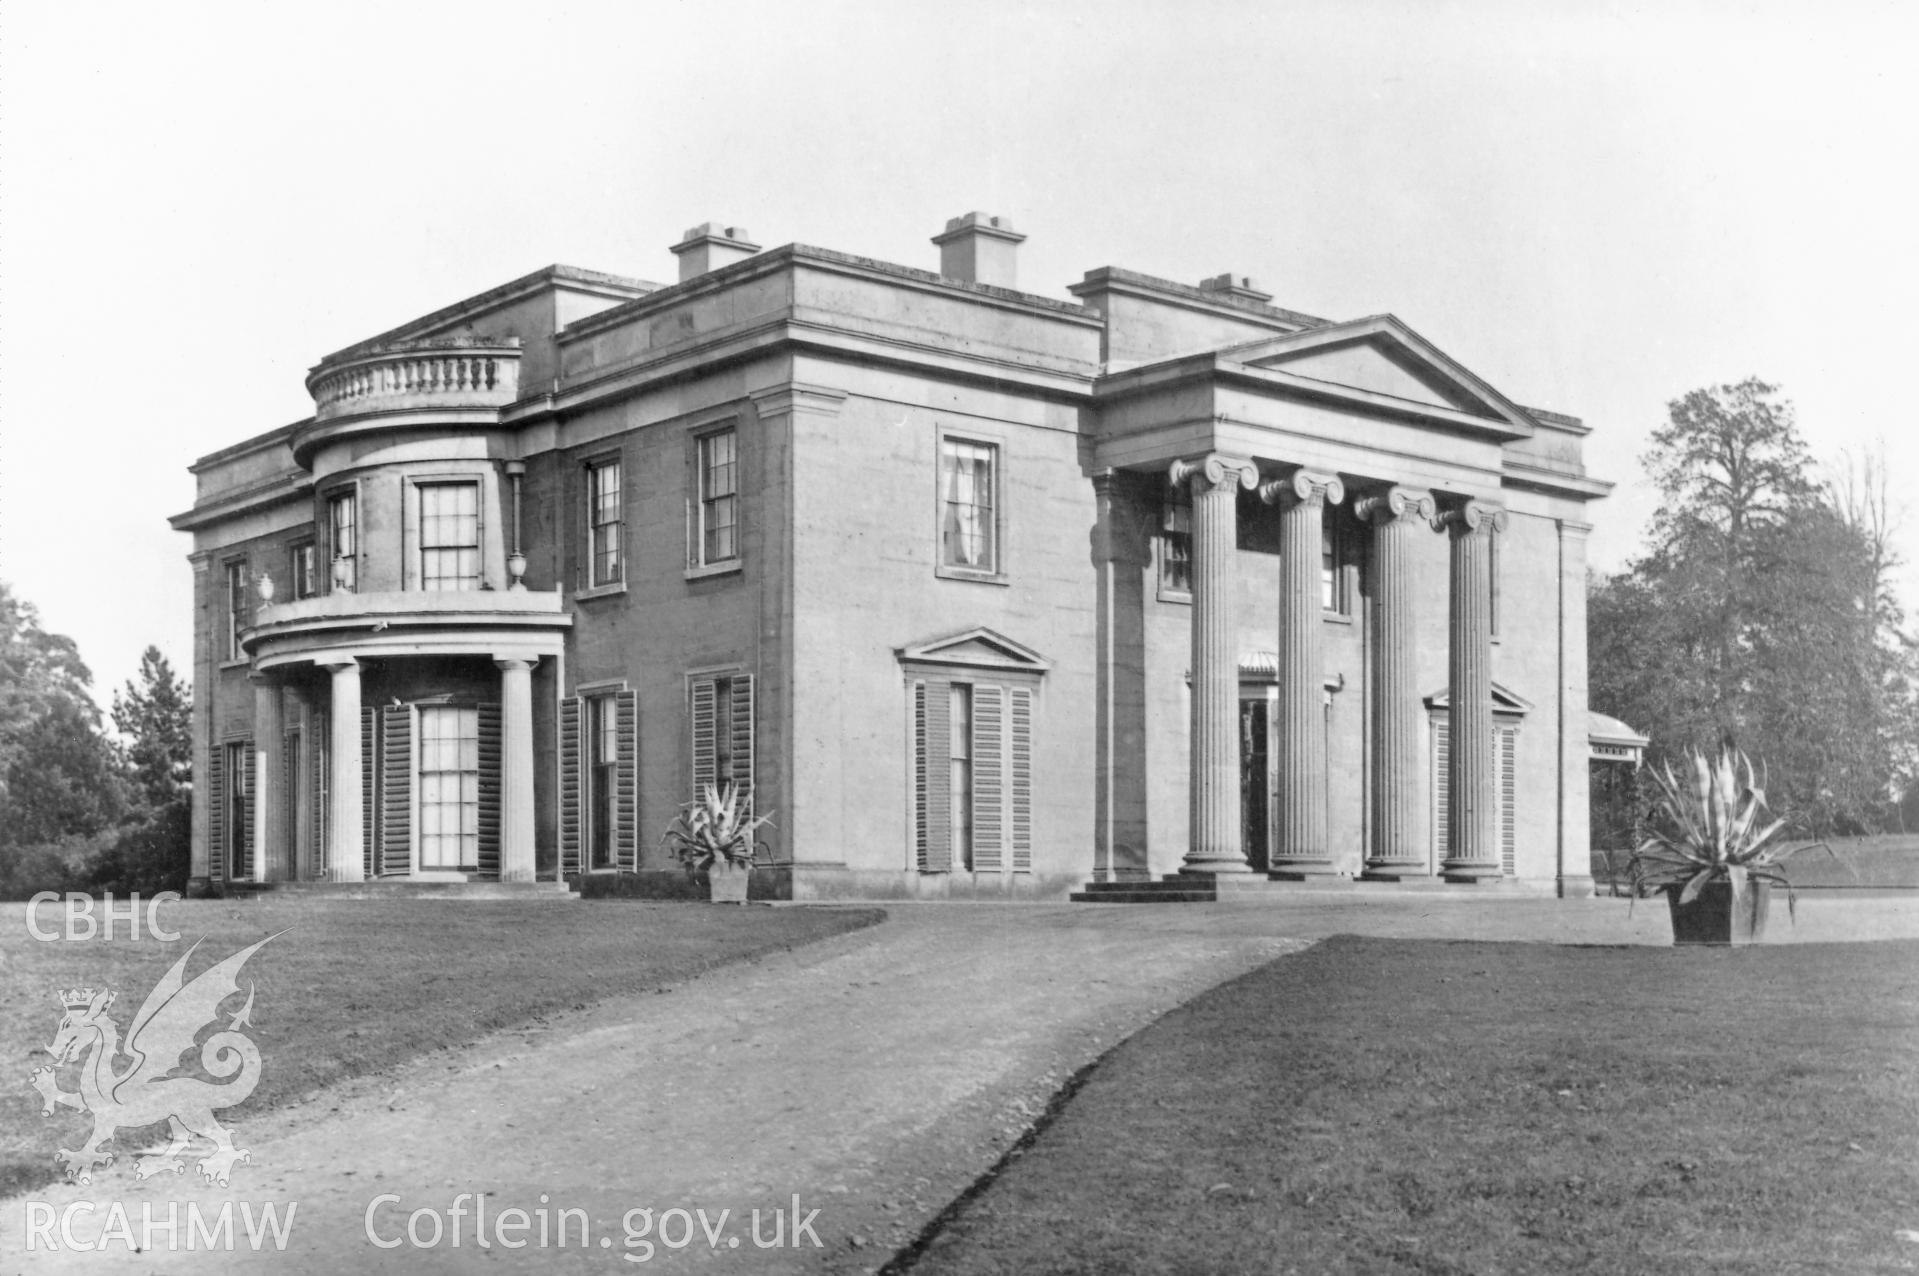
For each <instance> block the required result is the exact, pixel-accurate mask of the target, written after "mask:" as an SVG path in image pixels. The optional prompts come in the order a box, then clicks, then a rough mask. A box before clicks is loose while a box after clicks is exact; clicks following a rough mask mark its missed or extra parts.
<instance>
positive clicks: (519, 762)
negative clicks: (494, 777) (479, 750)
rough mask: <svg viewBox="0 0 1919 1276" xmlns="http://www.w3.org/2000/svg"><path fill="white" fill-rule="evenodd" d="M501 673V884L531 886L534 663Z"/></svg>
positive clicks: (511, 663) (512, 663)
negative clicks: (510, 883)
mask: <svg viewBox="0 0 1919 1276" xmlns="http://www.w3.org/2000/svg"><path fill="white" fill-rule="evenodd" d="M493 663H494V665H495V666H496V667H497V668H498V669H499V671H500V880H501V881H503V882H530V881H532V880H533V661H531V660H495V661H494V662H493Z"/></svg>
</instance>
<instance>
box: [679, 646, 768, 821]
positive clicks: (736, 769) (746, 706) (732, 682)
mask: <svg viewBox="0 0 1919 1276" xmlns="http://www.w3.org/2000/svg"><path fill="white" fill-rule="evenodd" d="M688 699H689V701H690V704H689V706H688V707H689V709H690V710H691V713H690V716H691V719H692V723H693V738H692V757H693V795H694V796H695V797H698V796H699V795H700V794H701V793H703V792H705V790H706V786H707V785H709V784H710V785H712V786H713V787H714V788H716V789H724V788H725V787H726V786H727V785H728V784H731V785H732V786H733V788H734V791H735V792H736V793H737V794H738V795H739V797H740V800H741V801H743V802H745V803H746V804H747V807H748V809H751V807H752V802H753V675H752V674H749V673H741V672H737V671H736V672H731V673H721V674H711V675H700V676H696V677H694V678H693V679H691V681H690V685H689V687H688Z"/></svg>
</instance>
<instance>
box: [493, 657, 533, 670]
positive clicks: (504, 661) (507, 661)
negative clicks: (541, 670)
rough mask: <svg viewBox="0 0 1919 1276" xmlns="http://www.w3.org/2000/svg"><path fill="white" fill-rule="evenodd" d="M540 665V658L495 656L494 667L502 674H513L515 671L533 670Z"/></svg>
mask: <svg viewBox="0 0 1919 1276" xmlns="http://www.w3.org/2000/svg"><path fill="white" fill-rule="evenodd" d="M539 663H540V658H539V657H538V656H495V657H493V667H494V668H495V669H498V670H499V671H500V672H501V673H511V672H512V671H513V670H515V669H531V668H532V667H533V666H534V665H537V664H539Z"/></svg>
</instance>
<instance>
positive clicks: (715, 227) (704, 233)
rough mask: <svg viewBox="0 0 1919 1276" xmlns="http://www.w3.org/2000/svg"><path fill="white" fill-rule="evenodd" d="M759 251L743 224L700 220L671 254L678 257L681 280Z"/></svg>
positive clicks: (674, 246) (674, 247) (684, 280)
mask: <svg viewBox="0 0 1919 1276" xmlns="http://www.w3.org/2000/svg"><path fill="white" fill-rule="evenodd" d="M759 250H760V246H759V245H758V244H756V243H754V242H753V241H752V240H751V239H748V238H747V235H746V228H745V227H744V226H722V225H720V224H719V223H718V222H701V223H700V224H699V225H698V226H695V227H693V228H692V229H691V230H689V231H687V232H686V238H684V239H682V240H681V241H680V242H679V243H677V244H675V245H673V248H672V252H673V255H674V256H675V257H678V258H679V259H680V282H681V283H685V282H686V281H687V280H689V279H691V278H693V276H695V275H704V274H705V273H706V272H707V271H709V270H718V269H719V268H720V267H721V266H725V265H729V264H731V263H733V262H736V261H739V260H741V259H742V258H746V257H751V256H752V255H753V254H754V253H756V252H758V251H759Z"/></svg>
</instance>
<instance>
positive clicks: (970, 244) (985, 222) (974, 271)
mask: <svg viewBox="0 0 1919 1276" xmlns="http://www.w3.org/2000/svg"><path fill="white" fill-rule="evenodd" d="M1025 238H1026V236H1024V235H1022V234H1020V233H1019V232H1018V231H1016V230H1014V229H1013V223H1012V222H1010V221H1007V220H1006V219H1005V218H1004V217H992V216H989V215H988V214H986V213H978V212H974V213H967V214H966V215H965V216H964V217H954V218H952V219H950V220H949V221H947V223H946V229H945V230H944V231H942V232H941V233H940V234H937V235H935V236H933V242H934V243H936V244H938V245H939V246H940V274H942V275H945V276H946V277H947V278H948V279H957V280H960V281H961V282H962V283H969V284H992V285H993V286H994V287H996V288H1014V287H1017V286H1018V285H1017V283H1016V282H1015V280H1016V279H1017V271H1016V269H1015V261H1014V258H1015V256H1016V255H1017V253H1018V250H1019V245H1020V241H1021V240H1023V239H1025Z"/></svg>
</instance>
